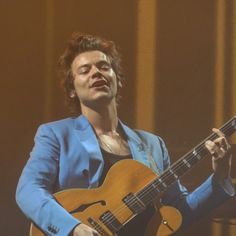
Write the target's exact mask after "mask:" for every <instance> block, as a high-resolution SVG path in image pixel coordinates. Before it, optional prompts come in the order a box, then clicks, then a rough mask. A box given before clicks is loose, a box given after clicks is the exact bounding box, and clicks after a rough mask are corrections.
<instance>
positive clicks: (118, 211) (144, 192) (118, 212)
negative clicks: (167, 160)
mask: <svg viewBox="0 0 236 236" xmlns="http://www.w3.org/2000/svg"><path fill="white" fill-rule="evenodd" d="M224 128H225V131H224V132H226V131H228V130H227V129H228V128H231V127H227V125H225V127H224ZM214 135H215V133H213V134H212V135H211V136H210V137H208V138H207V139H209V138H213V136H214ZM198 146H200V149H201V150H200V152H201V151H202V150H203V149H206V148H205V147H203V146H202V145H201V144H200V145H198ZM186 155H187V154H186ZM192 158H195V156H192ZM181 159H182V158H181ZM177 164H178V163H177ZM179 164H180V165H179V166H178V168H180V167H181V166H182V167H183V166H185V168H186V165H185V164H183V163H179ZM176 168H177V165H176ZM168 170H169V168H168V169H167V170H166V171H164V172H163V174H162V175H161V176H163V175H164V174H165V173H167V171H168ZM169 176H173V174H169ZM169 176H168V174H167V176H163V177H165V178H166V179H167V178H169ZM163 179H164V178H163ZM155 180H158V178H157V179H155ZM155 180H152V181H151V183H149V184H147V185H146V186H145V187H144V188H143V189H145V188H146V187H147V188H149V189H147V190H145V191H143V193H141V195H140V198H141V197H143V196H144V195H146V196H147V197H148V196H149V195H148V193H149V194H150V192H152V191H153V187H152V189H150V187H151V186H152V183H153V182H154V181H155ZM176 180H177V179H176ZM176 180H175V181H176ZM172 183H173V182H172ZM160 185H161V183H159V184H157V185H156V186H160ZM156 188H158V187H156ZM141 191H142V190H141ZM141 191H139V192H141ZM139 192H137V193H136V194H138V193H139ZM161 192H163V191H161ZM156 197H158V195H156ZM150 200H151V201H153V200H154V199H153V198H149V199H148V201H150ZM151 201H150V202H151ZM135 202H136V200H135V199H131V200H129V201H127V203H129V204H130V203H131V204H133V203H135ZM150 202H149V203H148V204H150ZM148 204H147V205H148ZM125 208H127V205H125V204H122V206H120V208H117V209H115V210H114V211H113V214H114V215H117V216H118V215H119V214H121V211H122V210H123V209H125ZM109 218H110V219H109ZM105 220H106V223H111V222H113V221H114V219H113V217H112V216H107V217H104V222H105ZM109 220H110V221H109Z"/></svg>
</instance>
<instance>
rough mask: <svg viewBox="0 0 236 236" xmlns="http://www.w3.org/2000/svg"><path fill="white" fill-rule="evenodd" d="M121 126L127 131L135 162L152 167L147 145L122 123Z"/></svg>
mask: <svg viewBox="0 0 236 236" xmlns="http://www.w3.org/2000/svg"><path fill="white" fill-rule="evenodd" d="M120 124H121V126H122V128H123V130H124V131H125V134H126V135H127V138H128V144H129V148H130V151H131V154H132V157H133V159H134V160H136V161H139V162H141V163H143V164H144V165H146V166H148V167H151V166H150V163H149V161H148V155H149V154H148V148H147V147H146V145H145V144H144V143H143V141H142V140H141V139H140V137H139V136H138V135H137V134H136V133H135V132H134V131H133V130H132V129H130V128H129V127H128V126H126V125H125V124H123V123H122V122H121V121H120Z"/></svg>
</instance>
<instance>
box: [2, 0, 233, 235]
mask: <svg viewBox="0 0 236 236" xmlns="http://www.w3.org/2000/svg"><path fill="white" fill-rule="evenodd" d="M147 2H148V1H147ZM229 2H231V1H229ZM137 3H138V1H135V0H130V1H127V0H119V1H115V0H101V1H92V0H86V1H82V0H77V1H76V0H69V1H49V0H48V1H46V0H44V1H29V0H28V1H27V0H22V1H1V2H0V17H1V20H0V35H1V43H0V52H1V61H0V62H1V63H0V64H1V80H0V89H1V90H0V91H1V99H0V107H1V116H0V117H1V135H0V143H1V148H0V168H1V170H0V177H1V178H0V179H1V188H2V189H1V195H0V201H1V205H0V209H1V216H0V235H5V236H13V235H22V236H23V235H27V234H28V230H29V221H28V220H27V219H26V218H25V217H24V216H23V214H22V213H21V212H20V210H19V209H18V207H17V206H16V203H15V188H16V185H17V181H18V178H19V176H20V173H21V171H22V168H23V166H24V164H25V162H26V160H27V159H28V156H29V152H30V150H31V148H32V145H33V137H34V134H35V132H36V129H37V127H38V126H39V124H41V123H44V122H48V121H52V120H56V119H62V118H64V117H67V116H68V115H69V113H68V110H67V108H66V106H65V105H64V98H63V93H62V91H61V89H60V87H59V81H58V78H57V77H56V73H55V71H56V62H57V59H58V57H59V55H60V54H61V53H62V52H63V50H64V48H65V44H66V41H67V40H68V38H69V37H70V36H71V34H72V32H73V31H80V32H85V33H90V34H96V35H100V36H102V37H105V38H108V39H111V40H114V41H115V42H116V43H117V45H119V47H120V50H121V53H122V54H123V65H124V68H125V74H126V77H127V81H126V83H125V86H124V90H123V99H122V101H121V104H120V107H119V111H120V113H119V114H120V117H121V119H123V120H124V121H125V122H126V123H128V124H129V125H130V126H131V127H135V125H136V117H135V112H134V110H135V107H137V106H138V105H139V104H137V102H136V96H138V94H135V77H136V73H137V71H138V70H137V68H136V51H137V50H138V49H137V41H136V40H137V39H136V35H137V14H138V13H137V11H138V9H137ZM215 7H216V6H215V1H214V0H208V1H205V0H199V1H194V0H181V1H171V0H165V1H162V0H159V1H158V9H157V12H158V14H157V18H158V19H157V22H158V27H157V30H156V34H157V43H158V46H157V50H156V57H157V59H158V60H157V62H158V63H157V65H156V74H157V77H158V81H157V82H156V83H155V84H153V86H155V89H156V91H157V93H156V94H157V95H156V97H155V101H156V102H155V107H156V113H155V120H156V126H155V130H153V132H155V133H158V134H159V135H160V136H161V137H163V138H164V140H165V141H166V144H167V146H168V148H169V151H170V153H171V156H172V159H173V161H175V160H177V159H178V158H179V157H180V156H181V155H183V154H184V153H185V152H187V151H188V150H189V149H190V148H192V147H193V146H195V145H196V144H197V143H199V142H200V141H201V140H202V139H203V138H205V137H206V136H207V135H208V134H209V133H210V130H211V128H212V127H213V126H214V118H215V117H214V108H215V106H216V104H215V100H214V99H215V98H214V86H215V80H214V79H215V69H214V68H215ZM227 9H228V10H227ZM227 9H226V10H227V11H228V12H229V13H228V14H230V6H229V7H228V8H227ZM229 19H230V18H229ZM228 26H230V24H228ZM227 29H228V28H227ZM227 35H230V30H228V31H226V36H227ZM228 40H229V39H228ZM227 45H230V44H227ZM147 47H148V45H147ZM227 50H228V51H230V46H228V47H227V48H226V52H227ZM226 54H227V53H226ZM144 63H145V62H144ZM230 65H231V64H230V61H228V63H227V67H226V69H228V70H226V76H225V80H226V84H227V86H226V88H225V89H226V94H228V95H226V103H225V105H224V121H227V120H228V119H229V118H230V117H231V116H232V110H233V109H232V107H231V106H232V104H231V102H230V96H229V94H230V91H231V90H230V83H231V79H232V78H231V77H230ZM144 79H145V78H144ZM132 109H134V110H132ZM144 122H145V121H144ZM138 128H140V127H138ZM233 149H234V151H233V152H234V154H235V147H234V148H233ZM209 173H210V159H206V160H204V161H203V162H202V163H201V164H199V166H198V167H196V168H195V169H194V170H193V171H192V172H191V173H189V174H187V175H186V176H185V177H184V178H183V182H184V183H185V184H186V185H187V186H188V187H189V188H190V189H192V188H194V187H195V186H196V185H197V184H198V183H200V182H201V181H202V180H203V179H204V178H206V177H207V176H208V175H209ZM233 177H236V172H235V162H234V167H233ZM235 207H236V204H235V198H234V199H232V200H231V201H230V202H228V203H226V204H225V205H224V206H223V207H222V208H220V209H218V210H217V211H215V212H214V213H212V214H211V215H210V216H209V217H206V218H204V219H203V220H201V221H200V222H199V223H197V224H195V225H193V226H192V227H190V228H189V229H188V230H187V231H185V232H181V233H180V235H192V236H194V235H212V234H211V227H212V222H211V221H212V218H215V217H220V218H222V217H223V218H225V217H229V216H235V209H236V208H235ZM219 235H220V234H219ZM225 235H227V234H225Z"/></svg>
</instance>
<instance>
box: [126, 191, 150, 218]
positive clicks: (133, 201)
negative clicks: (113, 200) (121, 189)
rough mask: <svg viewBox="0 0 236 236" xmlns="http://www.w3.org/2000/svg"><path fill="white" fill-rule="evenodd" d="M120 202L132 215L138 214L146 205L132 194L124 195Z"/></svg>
mask: <svg viewBox="0 0 236 236" xmlns="http://www.w3.org/2000/svg"><path fill="white" fill-rule="evenodd" d="M122 201H123V202H124V203H125V205H126V206H127V207H128V208H129V209H130V210H131V211H132V212H133V213H134V214H139V213H140V212H142V211H143V210H145V208H146V205H145V204H144V203H143V202H142V201H141V200H140V199H139V198H138V197H137V196H135V195H134V194H133V193H129V194H128V195H126V196H125V197H124V198H123V199H122Z"/></svg>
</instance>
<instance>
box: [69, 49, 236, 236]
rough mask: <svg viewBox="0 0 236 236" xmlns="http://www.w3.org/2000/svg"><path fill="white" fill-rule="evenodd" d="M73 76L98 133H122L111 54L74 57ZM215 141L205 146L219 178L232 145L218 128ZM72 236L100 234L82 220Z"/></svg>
mask: <svg viewBox="0 0 236 236" xmlns="http://www.w3.org/2000/svg"><path fill="white" fill-rule="evenodd" d="M71 69H72V74H73V77H74V89H75V90H74V91H72V92H73V93H74V94H75V95H76V96H78V98H79V101H80V105H81V111H82V114H83V115H85V116H86V117H87V119H88V120H89V122H90V124H91V125H92V126H93V128H94V130H95V132H96V134H97V135H100V134H106V135H107V136H110V139H111V142H114V145H116V140H113V136H114V133H119V130H118V117H117V105H116V95H117V91H118V87H119V86H118V82H117V77H116V74H115V72H114V70H113V69H112V67H111V63H110V60H109V58H108V57H107V56H106V55H105V54H104V53H103V52H101V51H88V52H84V53H81V54H79V55H78V56H76V57H75V59H74V61H73V62H72V65H71ZM213 132H215V133H216V134H217V135H218V138H216V139H215V140H214V141H210V140H208V141H206V143H205V146H206V148H207V149H208V151H209V153H210V154H211V156H212V169H213V172H214V175H215V177H216V179H217V180H218V181H223V180H224V179H226V178H228V177H229V175H230V170H231V161H232V155H231V152H230V145H229V143H228V141H227V139H226V138H225V136H224V135H223V133H221V132H220V130H218V129H213ZM72 233H73V236H94V235H99V234H98V232H96V231H95V230H94V229H92V228H90V227H89V226H87V225H85V224H83V223H81V224H79V225H77V226H76V227H75V228H74V230H73V232H72Z"/></svg>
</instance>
